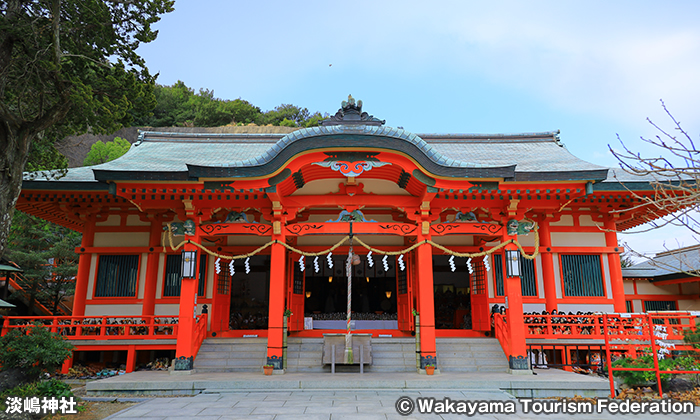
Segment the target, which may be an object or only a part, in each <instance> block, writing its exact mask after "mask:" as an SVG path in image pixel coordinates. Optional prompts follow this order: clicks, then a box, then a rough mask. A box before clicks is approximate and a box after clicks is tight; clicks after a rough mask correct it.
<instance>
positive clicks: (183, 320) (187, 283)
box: [175, 229, 202, 370]
mask: <svg viewBox="0 0 700 420" xmlns="http://www.w3.org/2000/svg"><path fill="white" fill-rule="evenodd" d="M195 231H196V232H198V229H196V230H195ZM185 241H187V242H188V243H186V244H185V245H184V246H183V249H184V250H185V251H197V258H196V259H195V275H194V277H193V278H183V279H182V284H181V285H180V312H179V314H178V315H179V319H178V328H177V346H176V347H175V356H176V357H177V358H178V359H180V358H183V357H184V358H192V359H191V362H190V363H189V364H188V363H185V362H182V361H181V362H180V364H181V365H180V366H181V367H180V369H177V366H178V364H177V363H176V370H190V369H192V362H194V356H196V355H195V354H192V344H193V342H194V327H195V322H194V321H195V317H196V316H197V314H196V313H195V311H196V293H197V277H198V275H199V263H198V262H199V256H200V254H201V252H202V250H201V249H199V248H198V247H196V246H195V245H194V244H193V243H192V242H197V243H199V234H198V233H196V234H195V235H194V236H185ZM190 241H191V242H190ZM181 360H182V359H181Z"/></svg>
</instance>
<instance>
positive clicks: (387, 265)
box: [382, 254, 389, 271]
mask: <svg viewBox="0 0 700 420" xmlns="http://www.w3.org/2000/svg"><path fill="white" fill-rule="evenodd" d="M382 264H384V271H389V263H388V262H387V256H386V254H385V255H384V258H382Z"/></svg>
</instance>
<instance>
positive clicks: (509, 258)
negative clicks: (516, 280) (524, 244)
mask: <svg viewBox="0 0 700 420" xmlns="http://www.w3.org/2000/svg"><path fill="white" fill-rule="evenodd" d="M506 275H507V276H508V277H520V252H519V251H516V250H507V251H506Z"/></svg>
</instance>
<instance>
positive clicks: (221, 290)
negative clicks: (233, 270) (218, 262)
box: [216, 267, 231, 295]
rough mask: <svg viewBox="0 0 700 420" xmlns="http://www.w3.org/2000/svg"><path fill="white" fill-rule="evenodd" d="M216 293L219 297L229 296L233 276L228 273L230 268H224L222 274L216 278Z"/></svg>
mask: <svg viewBox="0 0 700 420" xmlns="http://www.w3.org/2000/svg"><path fill="white" fill-rule="evenodd" d="M216 280H217V281H216V293H217V294H219V295H228V293H229V291H230V290H231V275H230V273H229V272H228V267H222V268H221V273H219V275H217V276H216Z"/></svg>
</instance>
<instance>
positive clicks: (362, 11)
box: [139, 0, 700, 253]
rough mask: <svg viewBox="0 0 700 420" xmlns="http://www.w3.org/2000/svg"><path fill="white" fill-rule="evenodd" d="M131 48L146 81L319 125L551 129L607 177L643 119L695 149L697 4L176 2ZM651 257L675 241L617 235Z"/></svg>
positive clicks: (699, 47)
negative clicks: (281, 111) (350, 100)
mask: <svg viewBox="0 0 700 420" xmlns="http://www.w3.org/2000/svg"><path fill="white" fill-rule="evenodd" d="M175 9H176V10H175V12H173V13H171V14H168V15H165V16H164V17H163V18H162V20H161V22H159V23H158V24H157V25H156V28H157V29H159V31H160V32H159V36H158V39H157V40H156V41H155V42H153V43H150V44H146V45H143V46H142V47H141V48H140V49H139V52H140V53H141V55H142V56H143V57H144V58H145V59H146V63H147V65H148V67H149V69H150V70H151V72H152V73H159V74H160V76H159V78H158V82H159V83H161V84H167V85H169V84H172V83H174V82H176V81H177V80H182V81H184V82H185V83H186V84H187V85H188V86H190V87H192V88H195V89H199V88H207V89H211V90H213V91H214V94H215V96H217V97H219V98H223V99H235V98H242V99H245V100H247V101H249V102H251V103H253V104H255V105H256V106H259V107H260V108H262V109H263V110H268V109H272V108H274V107H275V106H277V105H280V104H282V103H291V104H294V105H298V106H302V107H306V108H308V109H309V110H310V111H312V112H313V111H321V112H328V113H331V114H332V113H334V112H335V111H336V110H337V109H338V107H339V105H340V101H341V100H343V99H345V98H347V95H348V94H352V95H353V97H355V98H356V99H361V100H362V101H363V102H364V110H365V111H367V112H369V113H370V114H372V115H374V116H375V117H378V118H381V119H386V121H387V125H390V126H394V127H396V126H401V127H404V128H405V129H407V130H409V131H412V132H415V133H520V132H536V131H550V130H561V139H562V141H563V142H564V144H565V145H566V147H567V148H568V149H569V150H570V151H571V152H572V153H573V154H574V155H576V156H578V157H580V158H582V159H584V160H587V161H589V162H593V163H597V164H600V165H604V166H615V165H616V161H615V159H614V158H613V157H612V155H611V154H610V153H609V151H608V144H611V145H613V147H615V148H618V147H619V146H618V144H619V143H618V140H617V137H616V136H617V135H618V134H619V136H620V137H621V138H622V139H623V140H624V141H625V144H627V146H628V147H630V148H631V149H634V150H638V151H640V152H642V153H643V154H659V151H658V150H653V149H650V148H649V147H647V146H646V145H645V144H644V143H643V142H641V140H640V139H639V138H640V136H645V137H649V136H653V135H655V134H656V132H655V130H654V128H653V127H651V126H650V124H649V123H648V122H647V121H646V118H651V119H652V120H653V121H654V122H657V123H658V124H659V125H661V126H663V127H664V128H667V129H669V130H671V129H672V125H671V121H670V120H669V119H668V117H667V116H666V115H665V114H664V111H663V109H662V107H661V105H660V100H661V99H663V100H664V102H665V103H666V105H667V107H668V108H669V109H670V110H671V111H672V113H673V114H674V116H675V117H676V118H677V119H678V120H680V121H681V123H682V124H683V127H684V128H685V129H686V130H687V131H688V132H689V133H690V134H691V135H694V136H695V138H697V136H696V135H697V133H698V132H699V131H700V121H699V120H698V118H697V110H698V109H700V78H698V76H697V75H698V69H699V68H700V25H698V18H699V17H700V2H696V1H674V2H658V1H657V2H654V1H615V2H610V1H585V2H583V1H580V2H573V1H569V2H562V1H556V2H555V1H528V2H523V1H489V2H475V1H436V2H425V1H375V2H366V1H355V2H327V1H325V2H320V1H304V2H289V1H255V2H254V1H224V0H201V1H191V0H190V1H185V0H177V1H176V3H175ZM621 237H622V239H623V240H625V241H627V242H628V243H630V244H631V245H632V246H633V247H634V248H635V249H638V250H640V251H643V252H646V253H654V252H659V251H662V250H663V249H664V242H665V246H666V247H668V248H675V247H677V246H679V245H682V246H688V245H693V244H695V243H697V240H696V239H694V238H692V237H691V236H690V235H689V234H687V233H686V232H685V231H684V230H683V229H675V230H671V229H669V230H664V231H663V233H661V234H660V233H658V232H657V233H654V234H652V235H621Z"/></svg>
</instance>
